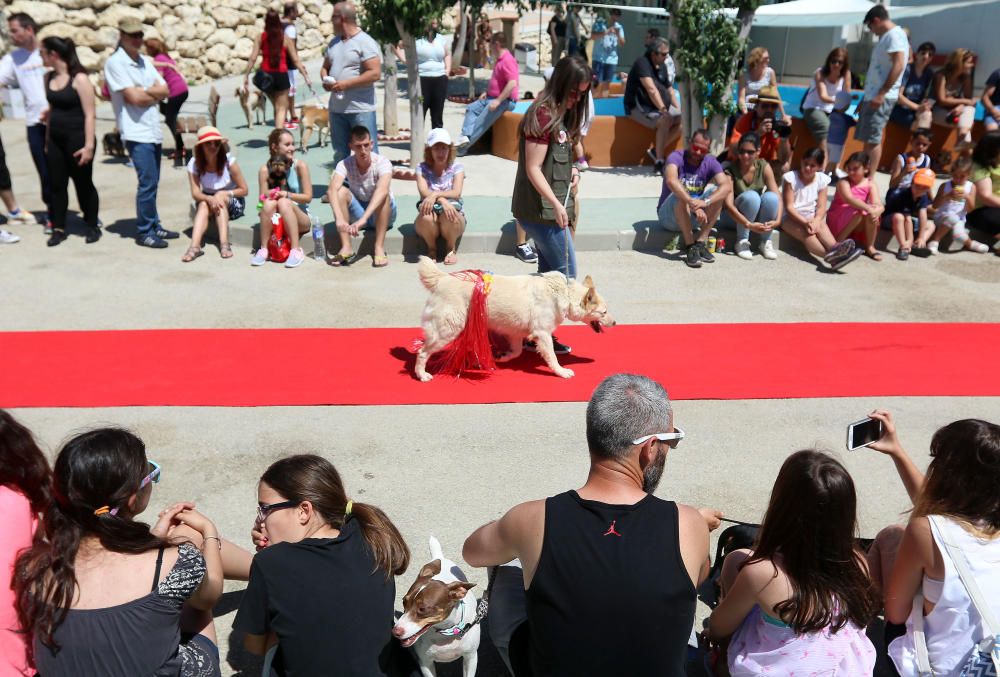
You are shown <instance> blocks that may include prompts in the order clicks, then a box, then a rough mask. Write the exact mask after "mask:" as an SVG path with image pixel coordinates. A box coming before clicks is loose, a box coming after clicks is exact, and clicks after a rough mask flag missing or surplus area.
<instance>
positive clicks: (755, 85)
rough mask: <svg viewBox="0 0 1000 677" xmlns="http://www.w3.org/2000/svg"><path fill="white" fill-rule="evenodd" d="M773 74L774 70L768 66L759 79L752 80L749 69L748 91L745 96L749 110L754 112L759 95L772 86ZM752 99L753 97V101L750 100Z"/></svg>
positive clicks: (747, 76)
mask: <svg viewBox="0 0 1000 677" xmlns="http://www.w3.org/2000/svg"><path fill="white" fill-rule="evenodd" d="M773 73H774V70H773V69H772V68H771V67H770V66H768V67H767V68H765V69H764V72H763V73H762V74H761V76H760V78H759V79H757V80H751V79H750V69H749V68H748V69H747V73H746V78H747V91H746V95H745V97H746V102H747V110H753V107H754V103H756V99H757V94H758V93H760V90H761V89H763V88H764V87H767V86H768V85H769V84H771V75H772V74H773ZM751 97H753V99H754V100H753V101H751V100H750V99H751Z"/></svg>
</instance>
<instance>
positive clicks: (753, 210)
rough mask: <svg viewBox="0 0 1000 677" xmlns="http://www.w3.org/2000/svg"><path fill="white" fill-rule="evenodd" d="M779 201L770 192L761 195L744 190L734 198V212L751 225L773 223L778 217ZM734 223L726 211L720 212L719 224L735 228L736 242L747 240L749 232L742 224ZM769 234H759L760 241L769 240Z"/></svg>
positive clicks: (775, 194) (774, 194)
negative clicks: (748, 220) (754, 223)
mask: <svg viewBox="0 0 1000 677" xmlns="http://www.w3.org/2000/svg"><path fill="white" fill-rule="evenodd" d="M779 200H780V198H779V197H778V194H777V193H772V192H771V191H768V192H766V193H764V194H763V195H761V194H760V193H758V192H757V191H755V190H745V191H743V192H742V193H740V194H739V195H738V196H737V197H736V199H735V200H734V202H735V203H736V211H738V212H739V213H740V214H742V215H743V216H745V217H746V218H748V219H750V221H751V222H752V223H753V222H756V223H765V222H767V221H774V219H775V218H776V217H777V216H778V202H779ZM734 221H735V220H734V219H733V217H732V216H730V215H729V212H726V211H724V212H722V218H721V219H719V223H720V224H721V225H723V226H733V225H735V226H736V239H737V240H749V239H750V230H749V229H747V228H745V227H744V226H743V224H742V223H734ZM771 232H772V231H768V232H766V233H760V241H761V242H765V241H767V240H770V239H771Z"/></svg>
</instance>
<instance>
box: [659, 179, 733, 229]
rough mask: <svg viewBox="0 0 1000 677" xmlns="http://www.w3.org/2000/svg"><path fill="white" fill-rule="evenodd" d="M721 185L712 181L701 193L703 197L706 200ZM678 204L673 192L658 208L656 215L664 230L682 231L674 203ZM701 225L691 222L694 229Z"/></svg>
mask: <svg viewBox="0 0 1000 677" xmlns="http://www.w3.org/2000/svg"><path fill="white" fill-rule="evenodd" d="M718 188H719V187H718V186H717V185H716V184H714V183H710V184H708V185H707V186H705V192H703V193H702V194H701V199H702V200H704V199H705V198H707V197H708V196H709V195H711V194H712V193H714V192H715V191H716V190H717V189H718ZM676 204H677V196H676V195H674V194H673V193H670V195H668V196H667V199H666V200H664V201H663V204H661V205H660V208H659V209H657V210H656V215H657V217H659V221H660V227H661V228H663V229H664V230H669V231H673V232H675V233H679V232H681V224H679V223H677V217H676V216H675V215H674V205H676ZM700 228H701V227H700V226H698V225H695V224H693V223H692V224H691V230H692V231H698V230H700Z"/></svg>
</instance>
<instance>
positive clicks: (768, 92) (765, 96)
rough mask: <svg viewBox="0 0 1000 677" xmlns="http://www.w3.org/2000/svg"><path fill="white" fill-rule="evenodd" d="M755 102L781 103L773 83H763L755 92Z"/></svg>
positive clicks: (779, 95)
mask: <svg viewBox="0 0 1000 677" xmlns="http://www.w3.org/2000/svg"><path fill="white" fill-rule="evenodd" d="M757 103H777V104H780V103H781V94H780V93H779V92H778V88H777V87H775V86H774V85H765V86H764V87H761V88H760V91H758V92H757Z"/></svg>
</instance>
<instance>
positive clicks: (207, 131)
mask: <svg viewBox="0 0 1000 677" xmlns="http://www.w3.org/2000/svg"><path fill="white" fill-rule="evenodd" d="M206 141H221V142H222V143H225V142H226V141H229V139H227V138H226V137H224V136H223V135H222V132H220V131H219V130H218V129H216V128H215V127H212V126H211V125H206V126H205V127H201V128H200V129H199V130H198V140H197V141H195V144H194V145H196V146H197V145H200V144H202V143H205V142H206Z"/></svg>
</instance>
